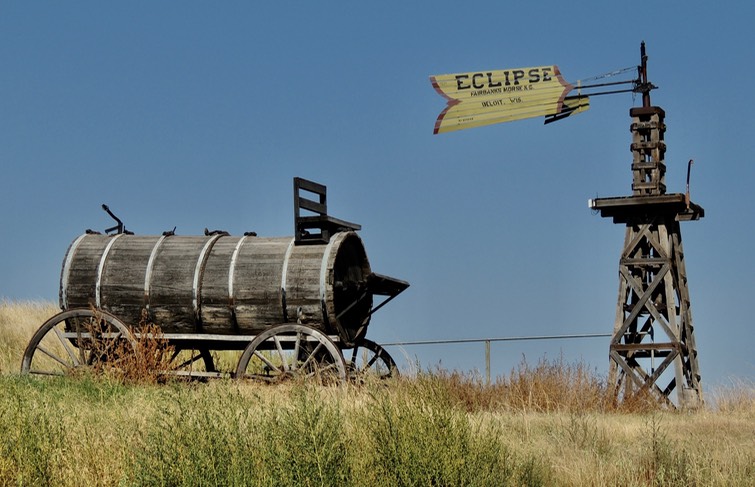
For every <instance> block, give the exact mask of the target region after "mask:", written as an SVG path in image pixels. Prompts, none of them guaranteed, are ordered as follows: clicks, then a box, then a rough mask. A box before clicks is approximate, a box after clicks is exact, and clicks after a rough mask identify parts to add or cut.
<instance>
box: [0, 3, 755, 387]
mask: <svg viewBox="0 0 755 487" xmlns="http://www.w3.org/2000/svg"><path fill="white" fill-rule="evenodd" d="M753 18H755V12H754V11H753V7H752V6H751V4H750V3H749V2H736V3H730V4H726V6H725V7H724V6H722V5H719V6H716V5H714V3H712V2H709V1H708V2H697V1H695V2H650V1H638V2H634V3H626V2H624V3H617V2H605V1H600V2H583V3H574V2H572V3H567V2H548V1H546V2H472V3H470V2H466V3H464V2H441V1H433V2H371V3H369V5H364V2H329V3H327V2H304V1H301V2H217V3H215V2H191V1H188V2H152V1H149V2H138V1H135V2H99V1H93V2H35V1H30V2H20V1H19V2H8V1H0V66H2V68H1V70H0V164H2V179H0V205H1V208H2V211H1V212H0V228H1V229H2V239H0V299H8V300H27V299H35V300H36V299H42V300H51V301H52V300H57V293H58V280H59V275H60V266H61V262H62V259H63V255H64V253H65V251H66V248H67V247H68V245H69V244H70V242H71V241H72V240H73V239H74V238H75V237H76V236H77V235H79V234H80V233H81V232H83V231H84V230H85V229H87V228H94V229H99V230H102V229H104V228H105V227H107V226H109V225H110V224H111V221H110V220H109V219H108V218H107V216H106V215H105V214H104V213H103V212H102V210H101V209H100V205H101V204H102V203H107V204H108V205H110V207H111V208H112V209H113V210H114V211H115V212H116V213H117V214H118V215H120V216H121V217H122V218H123V219H124V221H125V222H126V225H127V227H128V228H129V229H131V230H133V231H135V232H137V233H141V234H155V233H160V232H162V231H164V230H167V229H171V228H173V227H174V226H176V227H177V232H178V233H180V234H183V235H187V234H196V233H200V232H202V230H203V229H204V228H205V227H211V228H220V229H225V230H228V231H230V232H231V233H234V234H240V233H243V232H244V231H248V230H254V231H256V232H257V233H259V234H260V235H265V236H281V235H291V234H292V225H293V223H292V218H293V217H292V213H293V212H292V207H291V199H292V198H291V179H292V178H293V177H294V176H302V177H305V178H308V179H313V180H315V181H319V182H322V183H324V184H326V185H327V186H328V189H329V206H330V209H331V213H332V214H334V215H335V216H337V217H340V218H343V219H345V220H350V221H355V222H358V223H360V224H362V226H363V231H362V232H361V235H362V237H363V239H364V240H365V243H366V246H367V252H368V255H369V257H370V260H371V263H372V267H373V269H374V270H375V271H377V272H380V273H382V274H388V275H393V276H396V277H399V278H402V279H406V280H408V281H409V282H411V284H412V286H411V288H409V290H407V292H406V293H405V294H403V295H401V296H400V297H399V298H397V299H396V300H395V301H394V302H393V303H391V304H390V305H389V306H386V307H385V308H384V309H383V310H381V311H380V312H378V314H377V315H376V316H375V319H374V320H373V322H372V325H371V329H370V333H369V336H370V337H371V338H372V339H374V340H375V341H378V342H393V341H402V340H424V339H453V338H483V337H498V336H517V335H543V334H566V333H609V332H611V331H612V327H613V319H614V313H615V306H616V297H617V290H618V257H619V253H620V251H621V247H622V245H623V236H624V227H623V226H618V225H614V224H613V223H612V222H611V221H610V220H605V219H602V218H601V217H600V216H598V215H594V214H592V213H591V211H590V210H589V209H588V207H587V200H588V199H589V198H594V197H596V196H620V195H628V194H630V193H631V187H630V183H631V173H630V162H631V154H630V151H629V144H630V134H629V124H630V118H629V109H630V108H631V107H632V106H636V105H638V104H639V103H640V100H639V99H633V97H632V96H631V95H629V94H625V95H615V96H608V97H599V98H595V99H594V100H593V101H592V108H591V109H590V110H589V111H588V112H586V113H584V114H580V115H577V116H575V117H572V118H570V119H568V120H565V121H562V122H559V123H556V124H553V125H548V126H543V124H542V120H541V119H531V120H525V121H521V122H516V123H509V124H502V125H494V126H490V127H482V128H478V129H472V130H468V131H461V132H454V133H450V134H443V135H433V134H432V129H433V125H434V122H435V118H436V116H437V115H438V113H439V112H440V111H441V110H442V109H443V107H444V106H445V101H444V100H443V99H442V98H441V97H440V96H438V94H437V93H436V92H435V91H434V90H433V89H432V87H431V85H430V83H429V81H428V76H430V75H433V74H444V73H453V72H463V71H474V70H487V69H506V68H516V67H525V66H538V65H548V64H557V65H558V66H559V67H560V69H561V71H562V73H563V75H564V77H565V78H566V79H567V80H569V81H576V80H578V79H584V78H588V77H591V76H595V75H599V74H602V73H606V72H609V71H612V70H615V69H618V68H623V67H627V66H634V65H636V64H637V63H638V62H639V45H640V41H642V40H645V41H646V42H647V49H648V54H649V56H650V60H649V73H650V80H651V81H652V82H653V83H655V84H656V85H657V86H659V89H658V90H656V91H654V92H653V93H652V101H653V104H654V105H658V106H661V107H662V108H664V109H665V111H666V123H667V126H668V130H667V132H666V142H667V145H668V151H667V153H666V161H667V165H668V173H667V185H668V188H669V192H683V191H684V184H685V181H684V180H685V176H686V162H687V160H688V159H690V158H693V159H694V160H695V165H694V168H693V174H692V197H693V200H694V201H696V202H697V203H699V204H701V205H702V206H703V207H704V208H705V210H706V218H705V219H703V220H701V221H699V222H691V223H685V224H683V226H682V235H683V237H684V246H685V251H686V259H687V272H688V277H689V286H690V293H691V297H692V310H693V316H694V322H695V325H696V338H697V344H698V349H699V354H700V355H699V358H700V367H701V371H702V374H703V384H704V386H710V385H715V384H720V383H723V382H725V381H726V380H727V378H728V377H730V376H737V377H745V378H749V379H752V378H753V377H755V365H754V364H755V361H754V359H753V354H752V340H753V338H755V337H754V333H753V319H752V312H751V310H750V309H749V305H750V304H751V302H752V301H753V290H754V289H753V285H752V276H753V270H754V269H753V255H752V252H753V250H752V249H753V241H755V235H753V233H754V229H753V217H754V216H755V196H753V194H754V192H753V185H754V184H755V169H754V167H755V165H754V164H753V163H754V162H755V144H754V143H753V135H752V127H753V116H754V115H753V113H754V110H753V109H754V108H755V99H754V97H753V92H754V91H753V89H752V85H753V80H754V79H755V64H753V62H752V45H753V43H754V41H755V34H754V33H753V30H752V26H751V23H752V19H753ZM392 351H393V353H394V354H395V355H398V356H399V358H400V359H401V360H402V361H403V360H404V358H403V355H404V354H406V355H407V356H408V357H409V358H410V360H414V359H415V358H416V359H418V360H419V361H420V362H421V363H422V364H423V366H432V365H437V364H441V365H442V366H444V367H447V368H459V369H463V370H469V369H472V368H475V367H477V368H480V369H482V367H483V363H484V362H483V346H482V344H474V345H465V346H456V347H437V346H435V347H429V346H428V347H413V348H407V349H406V351H405V352H401V351H398V350H392ZM492 354H493V373H494V374H503V373H507V372H508V371H509V369H510V368H511V367H512V366H514V365H516V364H517V363H518V362H519V361H520V360H521V358H522V356H523V354H524V355H525V356H526V357H527V360H528V361H530V362H536V361H537V360H538V359H539V358H541V357H543V356H547V357H549V358H556V357H558V356H559V355H560V354H563V356H564V358H565V359H566V360H568V361H572V360H580V359H583V360H585V361H586V362H588V363H590V364H591V365H592V366H594V367H595V368H596V369H597V370H598V371H601V372H603V371H605V370H606V369H607V364H608V339H592V340H582V341H562V342H528V343H507V344H497V345H493V350H492Z"/></svg>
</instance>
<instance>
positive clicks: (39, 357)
mask: <svg viewBox="0 0 755 487" xmlns="http://www.w3.org/2000/svg"><path fill="white" fill-rule="evenodd" d="M135 353H137V352H136V342H135V340H134V338H133V336H132V335H131V333H130V332H129V330H128V328H127V327H126V325H124V324H123V323H122V322H121V321H120V320H118V319H117V318H116V317H114V316H113V315H111V314H108V313H105V312H103V311H95V310H90V309H72V310H68V311H64V312H62V313H58V314H57V315H55V316H53V317H52V318H50V319H49V320H47V321H46V322H45V323H44V324H43V325H42V326H41V327H40V328H39V329H38V330H37V332H36V333H35V334H34V336H33V337H32V339H31V341H30V342H29V345H28V346H27V347H26V351H24V358H23V361H22V362H21V374H24V375H26V374H33V375H52V376H56V375H57V376H62V375H67V374H71V373H72V372H73V371H75V370H77V369H82V368H90V369H95V370H96V369H97V368H102V367H110V366H112V367H118V366H119V362H120V361H121V360H122V359H124V358H127V359H128V358H130V359H133V358H134V356H133V355H134V354H135ZM129 355H131V357H128V356H129Z"/></svg>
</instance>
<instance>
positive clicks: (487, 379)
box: [485, 340, 490, 385]
mask: <svg viewBox="0 0 755 487" xmlns="http://www.w3.org/2000/svg"><path fill="white" fill-rule="evenodd" d="M485 383H486V384H487V385H490V340H485Z"/></svg>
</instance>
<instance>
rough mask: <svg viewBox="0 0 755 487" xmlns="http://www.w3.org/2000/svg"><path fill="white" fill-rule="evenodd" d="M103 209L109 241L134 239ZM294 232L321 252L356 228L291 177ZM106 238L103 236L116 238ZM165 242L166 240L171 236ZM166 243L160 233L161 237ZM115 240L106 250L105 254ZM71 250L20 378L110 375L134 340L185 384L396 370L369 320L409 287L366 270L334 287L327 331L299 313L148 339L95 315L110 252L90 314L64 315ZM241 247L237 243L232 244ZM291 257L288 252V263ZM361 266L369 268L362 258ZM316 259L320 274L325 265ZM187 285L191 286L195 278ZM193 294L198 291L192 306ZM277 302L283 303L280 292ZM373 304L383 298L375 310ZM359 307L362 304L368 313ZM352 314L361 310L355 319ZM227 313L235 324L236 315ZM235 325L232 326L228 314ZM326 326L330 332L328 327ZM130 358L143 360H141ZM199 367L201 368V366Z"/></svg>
mask: <svg viewBox="0 0 755 487" xmlns="http://www.w3.org/2000/svg"><path fill="white" fill-rule="evenodd" d="M309 195H314V196H315V198H316V199H310V198H308V197H307V196H309ZM103 209H104V210H105V211H106V212H107V213H108V214H109V215H110V216H111V217H113V218H114V219H115V221H116V222H117V224H116V225H115V226H113V227H112V228H109V229H107V230H106V234H110V232H115V234H113V235H114V236H119V235H132V233H131V232H129V231H128V230H126V229H125V226H124V225H123V223H122V222H121V220H119V219H118V218H117V217H116V216H115V215H113V213H112V212H111V211H110V210H109V208H108V207H107V206H106V205H103ZM304 212H308V213H304ZM294 227H295V228H294V230H295V236H294V239H293V242H292V243H293V244H295V245H297V246H306V245H320V246H323V245H326V246H328V248H329V244H331V241H332V239H334V238H335V237H338V239H337V240H338V241H339V242H340V241H341V240H343V239H348V238H352V237H351V236H350V235H349V234H353V233H354V232H356V231H357V230H360V229H361V227H360V226H359V225H357V224H353V223H349V222H345V221H343V220H339V219H336V218H333V217H331V216H330V215H328V214H327V202H326V188H325V186H323V185H320V184H318V183H314V182H312V181H307V180H305V179H301V178H294ZM92 233H95V232H91V231H89V230H88V231H87V234H86V235H89V234H92ZM113 235H109V236H110V237H111V238H114V237H113ZM167 235H172V233H170V232H168V233H167ZM205 235H206V236H213V239H217V238H218V237H220V236H223V235H228V234H227V233H226V232H208V231H207V230H206V231H205ZM251 235H253V236H256V234H251ZM165 236H166V234H164V236H163V238H165ZM83 237H84V236H82V237H80V239H81V238H83ZM113 241H114V240H111V241H108V247H107V250H109V248H110V246H112V242H113ZM213 241H214V240H213ZM359 242H361V240H359ZM75 245H76V242H74V244H72V248H71V249H69V254H67V256H66V261H65V262H64V269H63V273H62V276H61V308H62V311H61V312H60V313H58V314H56V315H55V316H53V317H51V318H50V319H48V320H47V321H46V322H45V323H43V324H42V326H41V327H40V328H39V329H38V330H37V331H36V333H35V334H34V335H33V337H32V339H31V340H30V342H29V344H28V346H27V347H26V350H25V352H24V355H23V360H22V365H21V373H22V374H30V375H66V374H68V373H70V371H73V370H77V369H80V368H83V367H91V366H94V365H102V364H106V365H111V364H112V366H114V367H117V366H118V365H117V364H118V359H119V358H121V357H122V356H124V355H128V354H131V353H134V354H138V343H139V342H140V341H142V340H144V339H153V338H154V339H157V340H159V342H160V343H162V344H164V345H166V348H167V349H169V350H172V354H171V357H170V358H169V360H168V362H169V364H170V365H169V367H168V370H166V371H164V372H165V373H166V374H173V375H178V376H184V377H189V378H202V379H206V378H220V377H230V378H237V379H241V378H246V379H254V380H259V381H262V382H268V383H277V382H280V381H283V380H286V379H288V378H291V377H304V378H316V379H318V380H328V381H331V380H336V381H344V380H347V379H357V380H358V379H359V378H361V377H364V376H365V375H368V374H369V375H375V376H377V377H380V378H385V377H389V376H391V375H395V374H397V369H396V363H395V361H394V360H393V358H392V357H391V356H390V354H389V353H388V352H387V351H386V350H385V349H384V348H383V347H381V346H380V345H378V344H377V343H375V342H373V341H371V340H369V339H367V338H366V337H365V335H366V332H367V326H368V324H369V319H370V317H371V315H372V314H374V313H375V312H376V311H377V310H379V309H380V308H382V307H383V306H384V305H385V304H387V303H388V302H389V301H391V300H392V299H393V298H395V297H396V296H397V295H398V294H400V293H401V292H403V291H404V290H405V289H406V288H407V287H409V284H408V283H407V282H405V281H402V280H400V279H395V278H392V277H388V276H383V275H380V274H376V273H373V272H371V270H370V272H369V273H368V274H367V275H365V276H361V277H360V278H359V279H358V280H357V281H348V280H346V279H344V280H343V281H336V282H335V283H334V284H333V287H334V289H335V290H336V291H338V290H341V289H347V290H348V292H346V291H343V292H342V295H347V296H349V302H348V303H343V302H342V303H341V305H340V307H338V308H337V309H336V311H338V314H337V316H335V319H333V318H331V319H330V320H329V321H331V322H332V323H329V324H326V323H323V322H322V321H320V322H311V321H309V322H308V321H307V320H306V317H305V316H304V313H303V312H302V308H301V307H299V308H297V310H296V313H294V315H295V316H290V313H286V311H285V309H284V312H283V318H284V319H283V320H281V321H280V322H279V323H277V324H269V325H266V326H265V328H264V329H263V330H261V331H260V332H259V333H251V334H250V333H243V332H242V333H238V332H236V333H226V332H220V333H213V332H207V331H205V330H201V331H200V332H184V331H180V332H176V331H175V330H171V331H168V332H162V331H159V332H157V333H155V332H153V331H151V329H147V328H144V327H142V328H141V329H140V328H138V327H137V326H136V323H134V321H135V320H133V319H132V320H127V319H124V318H123V317H122V316H119V315H118V313H114V312H112V311H111V310H109V309H107V307H106V306H99V305H100V280H99V275H100V274H101V272H102V270H101V267H102V266H103V265H104V263H105V258H106V254H107V251H105V252H104V253H103V254H102V257H101V259H100V261H99V264H98V266H99V268H100V269H99V273H100V274H98V279H97V283H96V286H94V288H95V289H96V293H94V294H96V296H90V299H89V306H68V303H67V301H66V299H65V298H66V295H65V294H66V291H67V288H66V285H67V283H66V278H67V275H66V266H67V265H69V264H70V262H69V260H70V254H71V252H73V247H75ZM240 245H241V243H239V244H238V246H240ZM238 246H237V250H236V253H238ZM208 248H211V245H206V246H205V248H203V250H202V252H203V253H204V252H205V251H206V250H207V249H208ZM290 252H291V251H290V249H289V250H288V252H287V258H288V255H289V254H290ZM362 252H364V250H363V249H362ZM235 258H236V254H234V259H235ZM364 258H365V260H366V255H365V256H364ZM151 259H152V257H150V260H151ZM322 260H323V265H324V264H325V261H326V259H325V257H323V258H322ZM333 260H334V259H333ZM197 268H198V269H199V267H197ZM150 270H151V269H150ZM284 274H285V269H284ZM194 280H195V286H196V278H195V279H194ZM334 292H335V291H334ZM196 294H197V292H196V291H195V296H194V305H195V307H196V306H197V297H196ZM283 294H284V296H283V300H284V303H285V290H283ZM373 296H381V297H382V298H384V299H383V300H382V301H381V302H380V303H378V304H377V305H374V303H373V301H372V298H373ZM232 298H233V296H231V299H230V303H229V306H234V305H235V304H234V303H233V299H232ZM342 301H343V300H342ZM366 303H368V304H369V305H368V306H366ZM322 307H323V312H322V316H323V319H324V320H328V317H327V310H326V309H325V308H326V305H325V302H324V301H323V304H322ZM355 308H359V310H358V311H353V309H355ZM331 312H332V309H331ZM348 313H352V315H354V313H357V315H356V316H358V318H359V319H360V320H361V322H360V323H358V326H356V327H354V326H352V327H351V328H352V329H349V330H346V329H344V327H343V326H342V325H341V322H340V321H339V319H340V318H341V317H342V316H344V315H346V314H348ZM231 314H232V315H233V309H231ZM233 319H234V321H235V319H236V318H235V315H234V316H233ZM143 323H144V322H142V324H143ZM333 324H335V325H336V326H332V325H333ZM147 330H148V331H147ZM158 330H159V328H158ZM188 351H191V352H190V353H188ZM222 351H239V352H241V355H240V357H239V359H238V361H237V363H236V365H235V367H234V368H233V370H222V371H221V370H218V367H217V364H216V361H215V355H214V353H215V352H222ZM182 352H187V353H188V357H187V353H182ZM132 359H136V360H140V358H139V357H138V356H135V357H132ZM200 361H201V365H199V364H198V362H200Z"/></svg>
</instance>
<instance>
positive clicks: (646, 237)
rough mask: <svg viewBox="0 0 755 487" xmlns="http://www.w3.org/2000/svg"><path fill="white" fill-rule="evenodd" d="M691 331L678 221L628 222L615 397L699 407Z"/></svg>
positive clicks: (615, 344) (613, 351)
mask: <svg viewBox="0 0 755 487" xmlns="http://www.w3.org/2000/svg"><path fill="white" fill-rule="evenodd" d="M693 329H694V328H693V326H692V313H691V309H690V299H689V290H688V288H687V275H686V269H685V266H684V251H683V248H682V240H681V232H680V227H679V222H678V221H676V217H675V215H673V214H670V215H657V216H655V217H651V218H647V219H642V220H636V221H634V222H631V223H630V222H628V223H627V230H626V238H625V243H624V250H623V252H622V255H621V259H620V262H619V301H618V305H617V311H616V321H615V323H614V332H613V337H612V339H611V345H610V354H609V355H610V372H609V380H610V381H611V384H612V385H613V386H614V387H615V392H616V394H617V396H621V397H623V398H629V397H632V396H634V395H635V394H643V393H647V394H650V395H651V396H653V397H655V398H656V399H657V400H659V401H660V402H663V403H666V404H668V405H670V406H674V407H680V408H684V409H687V408H697V407H699V406H701V405H702V404H703V396H702V388H701V385H700V372H699V367H698V363H697V349H696V348H695V340H694V334H693ZM674 391H676V398H675V399H676V400H675V401H674V400H673V397H672V393H673V392H674Z"/></svg>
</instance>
